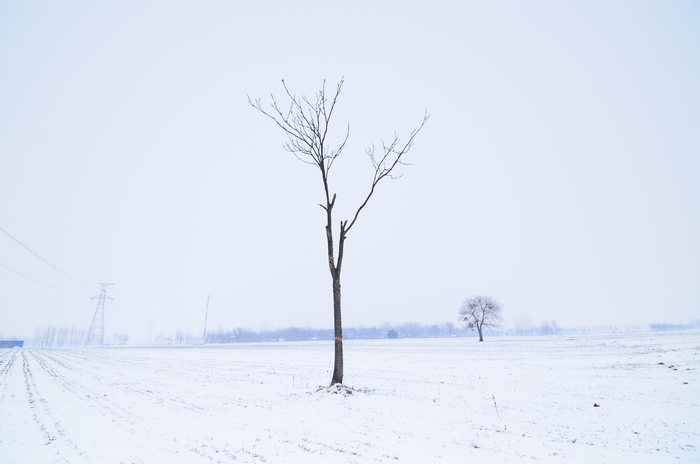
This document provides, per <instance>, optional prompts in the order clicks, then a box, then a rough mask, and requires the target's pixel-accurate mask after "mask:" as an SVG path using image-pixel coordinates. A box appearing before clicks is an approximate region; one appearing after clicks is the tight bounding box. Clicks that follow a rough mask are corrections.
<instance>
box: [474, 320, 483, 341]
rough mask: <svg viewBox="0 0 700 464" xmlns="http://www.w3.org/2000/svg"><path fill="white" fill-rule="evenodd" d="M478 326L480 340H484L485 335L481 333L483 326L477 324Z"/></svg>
mask: <svg viewBox="0 0 700 464" xmlns="http://www.w3.org/2000/svg"><path fill="white" fill-rule="evenodd" d="M476 328H477V329H479V341H480V342H483V341H484V336H483V335H482V334H481V326H480V325H478V324H477V326H476Z"/></svg>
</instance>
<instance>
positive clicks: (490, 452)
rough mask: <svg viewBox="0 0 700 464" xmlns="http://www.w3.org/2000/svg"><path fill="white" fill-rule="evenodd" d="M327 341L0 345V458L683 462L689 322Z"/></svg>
mask: <svg viewBox="0 0 700 464" xmlns="http://www.w3.org/2000/svg"><path fill="white" fill-rule="evenodd" d="M332 350H333V347H332V344H331V343H330V342H308V343H269V344H240V345H228V346H200V347H181V348H179V347H167V348H152V347H149V348H129V347H119V348H116V347H113V348H88V349H76V348H71V349H67V348H66V349H43V350H42V349H18V348H15V349H12V350H2V351H0V462H1V463H50V462H68V463H83V462H88V463H168V462H177V463H199V462H201V463H207V462H224V463H228V462H240V463H243V462H251V463H253V462H269V463H278V462H298V463H309V462H319V463H320V462H323V463H329V462H358V463H366V462H376V461H384V462H395V461H398V462H415V463H426V462H436V461H442V462H479V463H485V462H487V463H488V462H531V461H532V460H533V459H534V460H537V461H544V462H566V461H570V462H601V463H602V462H611V463H613V462H614V463H620V462H629V463H639V462H649V463H651V462H653V463H658V462H671V461H673V462H678V461H680V462H698V461H700V373H699V370H698V369H699V368H700V355H699V354H698V353H700V333H698V332H676V333H641V334H640V333H637V334H629V335H598V336H585V337H584V336H582V337H570V336H561V337H521V338H490V339H487V340H486V341H485V342H484V343H478V342H476V340H475V339H474V338H460V339H410V340H372V341H347V342H346V343H345V371H346V375H345V380H346V384H347V385H350V386H353V387H354V388H355V393H354V394H352V395H350V396H347V397H346V396H343V395H338V394H329V393H327V392H324V391H322V392H317V388H318V386H319V385H325V384H327V383H328V380H329V376H330V374H329V369H330V367H331V358H332ZM494 398H495V403H496V405H497V407H498V410H496V405H494ZM594 403H596V404H598V405H600V406H599V407H594Z"/></svg>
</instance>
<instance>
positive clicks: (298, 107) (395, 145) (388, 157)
mask: <svg viewBox="0 0 700 464" xmlns="http://www.w3.org/2000/svg"><path fill="white" fill-rule="evenodd" d="M282 86H283V87H284V91H285V93H286V94H287V98H288V100H289V106H288V107H287V106H285V107H280V106H279V105H278V103H277V100H275V97H274V96H272V95H271V96H270V97H271V98H272V103H271V106H270V110H266V109H263V107H262V104H261V102H260V99H257V100H255V101H253V100H251V99H250V97H248V103H250V105H251V106H252V107H253V108H255V109H256V110H258V111H260V112H261V113H262V114H264V115H265V116H267V117H269V118H270V119H272V120H273V121H274V122H275V124H277V126H279V127H280V129H282V130H283V131H284V132H285V134H287V137H288V141H287V142H286V143H285V145H284V148H285V149H286V150H287V151H288V152H290V153H292V154H293V155H294V156H296V157H297V159H299V160H300V161H302V162H303V163H306V164H309V165H311V166H313V167H315V168H317V169H318V170H319V171H320V174H321V181H322V182H323V192H324V197H325V198H324V203H323V204H319V206H320V207H321V208H323V210H324V212H325V214H326V241H327V245H328V266H329V268H330V272H331V278H332V281H333V328H334V331H335V367H334V369H333V377H332V379H331V385H334V384H336V383H342V382H343V326H342V321H341V312H340V271H341V268H342V265H343V252H344V246H345V239H346V238H347V234H348V232H350V229H352V228H353V226H354V225H355V222H356V221H357V218H358V216H359V215H360V212H361V211H362V209H363V208H364V207H365V206H367V202H369V199H370V198H371V197H372V195H373V194H374V191H375V189H376V187H377V184H378V183H379V182H380V181H382V180H383V179H393V178H396V177H397V176H396V175H395V172H394V169H395V168H396V167H397V166H400V165H405V164H406V163H405V162H404V160H403V157H404V155H406V153H408V151H409V150H410V149H411V147H413V144H414V141H415V138H416V135H418V132H419V131H420V130H421V129H422V128H423V125H425V123H426V121H427V120H428V115H427V113H426V114H425V116H424V117H423V121H422V122H421V123H420V125H419V126H418V128H417V129H414V130H413V131H411V134H410V135H409V137H408V140H407V141H406V142H401V140H400V139H399V137H398V135H396V134H394V138H393V139H392V140H391V142H389V143H384V142H382V152H381V153H380V154H376V153H375V147H374V146H372V147H370V148H369V149H368V150H367V155H369V159H370V161H371V162H372V167H373V168H374V177H373V178H372V182H371V184H370V185H369V191H368V193H367V196H366V197H365V199H364V201H363V202H362V203H361V204H360V206H359V207H358V208H357V210H356V211H355V214H354V216H353V217H352V220H351V221H350V222H349V223H348V221H347V220H344V221H340V230H339V232H338V235H337V238H338V248H337V255H336V248H335V245H334V236H333V217H332V213H333V207H334V206H335V199H336V194H335V193H333V192H332V191H331V188H330V185H329V180H328V176H329V173H330V170H331V167H333V164H334V162H335V160H336V159H337V158H338V157H339V156H340V155H341V153H342V152H343V149H344V148H345V143H346V142H347V140H348V137H349V136H350V126H349V125H348V128H347V130H346V131H345V136H344V137H343V138H342V139H340V140H339V143H338V145H336V146H335V148H331V147H330V146H329V145H330V143H329V142H328V141H327V140H326V136H327V135H328V129H329V126H330V122H331V117H332V116H333V111H334V110H335V105H336V103H337V102H338V97H339V96H340V90H341V89H342V87H343V80H342V79H341V80H340V82H339V83H338V86H337V87H336V90H335V93H332V94H331V95H330V96H327V95H326V83H325V81H324V82H323V86H322V87H321V90H320V91H319V92H317V93H316V95H315V98H312V99H309V98H307V97H304V96H302V97H297V96H296V95H293V94H292V93H291V92H290V91H289V89H288V88H287V84H286V83H285V82H284V80H283V81H282ZM336 256H337V259H336Z"/></svg>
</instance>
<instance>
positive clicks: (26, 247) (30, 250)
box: [0, 227, 94, 291]
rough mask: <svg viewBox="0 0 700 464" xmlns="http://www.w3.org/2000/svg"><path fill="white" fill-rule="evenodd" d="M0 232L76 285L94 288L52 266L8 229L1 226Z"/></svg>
mask: <svg viewBox="0 0 700 464" xmlns="http://www.w3.org/2000/svg"><path fill="white" fill-rule="evenodd" d="M0 232H2V233H3V234H5V235H7V236H8V237H10V238H11V239H12V240H14V241H15V242H17V243H18V244H19V245H20V246H22V247H23V248H24V249H26V250H27V251H29V252H30V253H31V254H33V255H34V256H36V257H37V258H39V259H40V260H41V261H42V262H43V263H44V264H46V265H47V266H49V267H50V268H51V269H53V270H54V271H56V272H58V273H59V274H61V275H62V276H64V277H66V278H68V279H70V280H71V281H73V283H75V284H77V285H80V286H81V287H83V288H84V289H85V290H91V291H92V290H93V289H94V287H93V288H90V287H88V284H86V283H84V282H81V281H80V280H78V279H76V278H75V277H73V276H72V275H70V274H68V273H67V272H65V271H63V270H61V269H59V268H58V267H57V266H54V265H53V264H51V263H50V262H48V261H47V260H46V259H44V258H42V257H41V256H39V255H38V254H37V253H36V252H35V251H34V250H32V249H31V248H29V247H28V246H27V245H25V244H24V243H22V242H20V241H19V240H17V239H16V238H15V237H13V236H12V235H10V233H9V232H8V231H6V230H5V229H3V228H2V227H0Z"/></svg>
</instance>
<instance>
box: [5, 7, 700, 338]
mask: <svg viewBox="0 0 700 464" xmlns="http://www.w3.org/2000/svg"><path fill="white" fill-rule="evenodd" d="M248 3H250V2H248ZM293 3H294V4H293ZM241 5H242V3H241V2H232V1H226V2H224V1H221V2H215V1H211V2H179V3H178V2H154V1H143V0H139V1H134V2H111V3H110V2H67V1H66V2H25V1H21V2H20V1H4V2H0V227H2V228H3V229H5V230H6V231H7V232H8V233H10V234H11V235H12V236H14V237H15V238H17V239H18V240H19V241H21V242H22V243H24V244H25V245H26V246H28V247H29V248H31V249H32V250H34V251H35V252H36V253H38V254H39V255H41V256H42V257H43V258H45V259H46V260H48V261H49V262H51V263H52V264H54V265H56V266H57V267H58V268H60V269H61V270H63V271H65V272H67V273H69V274H71V275H72V276H74V277H76V278H78V279H80V280H82V281H84V282H88V283H90V284H92V285H94V288H92V289H90V290H87V289H84V288H82V287H80V286H78V285H76V284H74V283H73V282H71V281H70V280H69V279H67V278H65V277H64V276H62V275H61V274H59V273H58V272H56V271H55V270H53V269H51V268H50V267H49V266H47V265H46V264H44V263H43V262H41V261H40V260H39V259H38V258H36V257H35V256H34V255H32V254H31V253H29V252H28V251H27V250H26V249H24V248H22V247H21V246H19V245H18V244H17V243H16V242H14V241H12V240H11V239H10V238H9V237H8V236H6V235H5V234H0V265H2V266H4V267H0V336H5V337H8V336H13V335H15V336H25V337H26V336H30V335H31V334H32V333H33V331H34V330H35V328H36V327H38V326H45V325H46V324H49V323H51V324H77V325H78V326H82V327H84V328H86V329H87V327H88V326H89V324H90V321H91V319H92V315H93V313H94V311H95V304H96V303H95V301H94V300H93V301H91V300H90V299H89V298H88V297H90V296H94V295H97V294H98V293H99V290H98V287H97V285H96V283H97V282H114V283H115V287H114V289H113V291H111V292H110V295H111V296H113V297H114V298H115V300H116V303H115V304H109V303H108V304H107V306H106V323H105V324H106V334H112V333H114V332H120V333H121V332H125V333H129V334H131V336H132V338H142V337H145V335H146V333H147V330H148V320H149V319H154V320H155V321H156V325H155V328H156V330H165V331H172V330H174V329H176V328H182V329H187V328H192V329H194V330H201V328H202V326H203V319H204V310H205V305H206V300H207V295H211V304H210V309H209V327H210V328H217V327H218V326H222V327H224V328H232V327H236V326H248V327H251V328H263V327H278V326H286V325H297V326H315V327H331V325H332V304H331V281H330V275H329V272H328V266H327V262H326V257H325V253H326V249H325V247H326V243H325V236H324V220H325V218H324V214H323V211H322V210H321V209H320V208H319V207H318V205H317V204H318V203H319V202H321V201H322V199H323V195H322V194H323V192H322V186H321V182H320V178H319V175H318V173H317V172H315V171H314V170H313V168H311V167H310V166H307V165H303V164H302V163H300V162H299V161H297V160H296V159H295V158H294V157H293V156H292V155H290V154H289V153H287V152H285V151H284V150H283V149H282V143H283V142H284V140H285V138H284V135H283V134H282V133H281V131H280V130H279V129H278V128H276V127H275V126H274V125H273V124H272V123H271V122H270V121H269V120H266V119H265V118H264V117H263V116H262V115H260V114H259V113H257V112H256V111H255V110H253V109H252V108H251V107H250V106H248V104H247V101H246V98H247V95H250V96H251V97H253V98H256V97H262V98H263V100H264V101H265V99H266V98H267V101H269V97H268V95H269V93H270V92H273V93H274V94H275V95H276V96H278V97H281V96H282V86H281V83H280V80H281V79H283V78H284V79H285V81H286V82H287V83H288V85H289V86H290V87H291V88H292V89H293V90H295V91H296V92H297V93H298V94H312V93H313V92H314V91H315V90H317V89H318V88H319V87H320V85H321V83H322V81H323V79H326V80H327V81H328V83H329V86H330V87H333V86H334V85H335V83H336V82H337V81H338V80H339V79H340V78H341V77H342V76H344V77H345V80H346V83H345V86H344V90H343V93H342V95H341V98H340V102H339V109H338V112H337V114H336V116H335V123H336V129H337V130H338V132H337V134H336V135H338V136H340V135H341V133H342V130H343V129H344V127H345V125H346V124H347V123H348V122H349V123H350V128H351V138H350V142H349V144H348V146H347V148H346V151H345V154H344V157H343V158H341V159H340V160H339V161H338V163H337V165H336V168H334V169H335V172H334V173H332V178H331V181H332V185H331V187H332V189H333V191H334V192H336V193H337V194H338V204H337V208H336V216H335V219H336V223H337V222H338V221H340V220H341V219H347V218H349V217H350V216H351V215H352V213H353V212H354V208H356V207H357V205H358V204H359V202H360V201H361V198H362V197H363V195H365V194H366V191H367V187H368V184H369V182H370V181H371V174H372V173H371V165H370V163H369V160H368V159H367V157H366V155H365V152H364V150H365V148H366V147H368V146H369V145H371V144H372V143H375V144H380V141H381V139H382V138H384V139H389V138H391V137H392V135H393V132H394V130H396V131H397V132H398V133H399V135H403V136H406V135H407V134H408V133H409V132H410V130H411V129H412V128H414V127H416V126H417V125H418V124H419V123H420V120H421V117H422V115H423V112H424V111H425V110H426V109H427V111H428V112H429V113H430V114H431V119H430V121H429V123H428V125H427V126H426V127H425V129H424V131H423V132H422V133H421V134H420V136H419V138H418V140H417V144H416V146H415V147H414V149H413V150H412V151H411V153H410V155H409V161H410V162H412V163H413V166H410V167H407V168H405V169H404V170H403V172H404V176H403V177H402V178H401V179H400V180H397V181H392V182H386V183H384V184H380V189H379V191H378V192H377V195H376V196H375V197H374V198H373V199H372V201H371V203H370V204H369V206H368V208H367V209H366V210H365V211H364V212H363V215H362V216H361V217H360V219H359V220H358V223H357V225H356V226H355V228H354V229H353V230H352V232H351V234H350V235H349V238H348V242H347V247H346V256H345V261H344V269H343V278H342V283H343V316H344V324H345V325H362V324H364V325H372V324H379V323H382V322H384V321H390V322H407V321H419V322H427V323H435V322H440V323H441V322H447V321H456V318H457V312H458V308H459V305H460V304H461V302H462V301H463V300H464V299H465V298H467V297H470V296H473V295H475V294H478V293H483V292H488V293H490V294H491V295H493V296H494V297H496V298H498V299H499V300H500V301H501V302H502V303H503V305H504V307H505V314H506V317H507V322H510V320H512V317H513V316H515V315H520V314H522V315H526V316H528V317H530V318H531V319H532V321H533V322H535V323H539V322H541V321H544V320H551V319H555V320H557V322H558V323H559V324H561V325H586V324H606V323H612V324H625V323H649V322H669V323H678V322H686V321H688V320H691V319H695V318H698V317H700V285H699V284H698V283H699V282H700V240H699V239H698V237H700V186H699V179H700V130H699V129H698V128H699V127H700V85H699V84H698V83H700V6H699V4H698V3H697V2H691V1H685V2H683V1H674V2H651V1H650V2H640V1H631V2H614V3H611V2H590V1H585V2H583V1H581V2H471V3H467V2H432V3H431V5H430V6H428V5H427V3H426V2H405V1H403V2H384V3H382V4H378V3H377V2H353V3H352V4H351V6H348V5H350V4H348V3H345V4H341V3H340V2H337V4H334V3H333V2H255V4H252V3H251V4H246V5H245V6H241ZM8 269H11V270H12V271H15V272H11V271H10V270H8ZM16 272H18V273H21V274H24V275H25V276H28V277H31V278H32V279H35V280H38V281H40V282H42V283H43V284H48V285H50V286H52V287H54V288H48V287H47V286H45V285H42V284H39V283H37V282H35V281H33V280H30V279H28V278H25V277H23V276H20V275H18V274H17V273H16ZM56 289H60V290H62V291H58V290H56ZM64 292H71V293H75V294H77V295H82V296H75V295H71V294H67V293H64Z"/></svg>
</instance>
